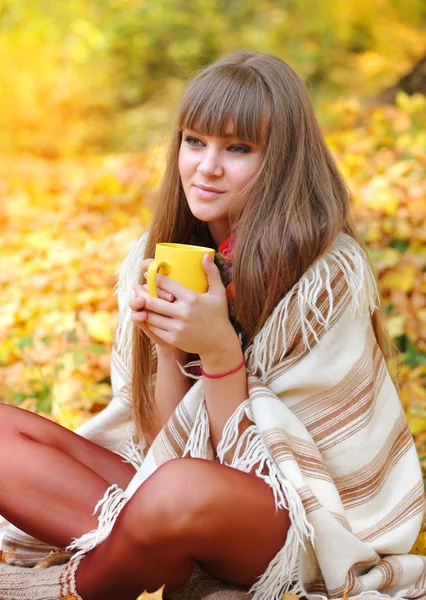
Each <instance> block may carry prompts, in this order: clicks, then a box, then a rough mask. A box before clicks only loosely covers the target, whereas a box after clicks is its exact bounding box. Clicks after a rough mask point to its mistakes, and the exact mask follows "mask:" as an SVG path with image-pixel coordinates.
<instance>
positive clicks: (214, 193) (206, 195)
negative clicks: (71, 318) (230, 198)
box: [194, 184, 225, 200]
mask: <svg viewBox="0 0 426 600" xmlns="http://www.w3.org/2000/svg"><path fill="white" fill-rule="evenodd" d="M194 189H195V193H196V194H197V196H198V197H199V198H201V199H202V200H213V199H214V198H218V197H219V196H221V195H222V194H224V193H225V192H221V191H219V190H214V189H207V190H206V189H204V188H201V187H198V185H195V184H194Z"/></svg>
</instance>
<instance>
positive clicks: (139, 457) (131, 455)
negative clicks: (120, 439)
mask: <svg viewBox="0 0 426 600" xmlns="http://www.w3.org/2000/svg"><path fill="white" fill-rule="evenodd" d="M119 454H120V456H122V457H123V458H124V460H125V462H128V463H130V464H131V465H133V466H134V467H135V469H139V467H141V466H142V463H143V461H144V458H145V456H144V452H143V446H141V445H140V444H136V442H135V441H134V439H133V437H130V438H129V439H128V440H126V443H125V444H124V446H123V447H122V448H120V452H119Z"/></svg>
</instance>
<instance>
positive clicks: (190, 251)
mask: <svg viewBox="0 0 426 600" xmlns="http://www.w3.org/2000/svg"><path fill="white" fill-rule="evenodd" d="M206 252H208V253H209V254H210V256H211V258H212V260H214V257H215V250H214V249H213V248H205V247H203V246H191V245H189V244H170V243H164V244H157V245H156V247H155V259H154V260H153V261H152V263H151V264H150V265H149V268H148V276H147V280H148V292H149V293H150V294H151V296H155V297H156V298H158V293H157V281H156V279H157V273H160V274H161V275H167V277H170V279H173V280H174V281H177V282H178V283H180V284H181V285H184V286H185V287H187V288H189V289H191V290H194V292H197V293H198V294H204V293H205V292H207V290H208V287H209V286H208V281H207V275H206V274H205V272H204V269H203V265H202V259H203V256H204V254H206Z"/></svg>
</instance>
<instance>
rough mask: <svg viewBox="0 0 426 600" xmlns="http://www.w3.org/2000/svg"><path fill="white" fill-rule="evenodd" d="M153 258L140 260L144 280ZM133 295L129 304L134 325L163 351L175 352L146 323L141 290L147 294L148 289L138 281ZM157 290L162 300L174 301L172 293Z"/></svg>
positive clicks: (143, 298)
mask: <svg viewBox="0 0 426 600" xmlns="http://www.w3.org/2000/svg"><path fill="white" fill-rule="evenodd" d="M153 260H154V259H153V258H146V259H145V260H144V261H143V262H142V272H143V274H144V277H145V280H146V274H147V272H148V268H149V265H150V264H151V263H152V261H153ZM134 290H135V296H134V297H133V298H131V299H130V302H129V306H130V308H131V309H132V311H133V313H132V320H133V322H134V323H136V325H137V326H138V327H139V329H141V330H142V331H143V332H144V333H145V334H146V335H147V336H148V337H149V338H150V340H152V341H153V342H154V344H157V346H158V347H159V348H161V349H162V350H163V351H167V350H169V351H170V352H172V353H174V352H175V348H173V346H170V345H169V344H166V343H165V342H164V341H163V340H162V339H160V338H158V337H157V336H156V335H155V334H154V333H153V332H152V331H151V330H150V328H149V325H148V323H147V317H148V315H147V312H146V310H145V297H144V295H143V294H142V292H143V291H145V293H146V294H148V289H147V285H146V284H145V285H143V286H142V285H140V284H139V283H138V284H136V285H135V288H134ZM157 291H158V295H159V297H160V298H162V299H163V300H165V301H167V302H173V301H174V299H175V298H174V296H172V294H170V293H169V292H165V291H164V290H162V289H160V288H158V287H157Z"/></svg>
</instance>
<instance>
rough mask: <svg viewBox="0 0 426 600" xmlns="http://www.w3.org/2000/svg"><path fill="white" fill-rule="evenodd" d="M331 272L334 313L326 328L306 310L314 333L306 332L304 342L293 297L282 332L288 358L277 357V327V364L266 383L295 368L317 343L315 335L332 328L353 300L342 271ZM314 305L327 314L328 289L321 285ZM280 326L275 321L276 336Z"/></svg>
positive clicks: (296, 305)
mask: <svg viewBox="0 0 426 600" xmlns="http://www.w3.org/2000/svg"><path fill="white" fill-rule="evenodd" d="M333 272H334V274H333V277H332V279H331V281H330V287H331V289H332V290H333V304H334V307H333V312H332V315H331V317H330V321H329V322H328V325H327V327H325V326H324V325H323V324H321V323H319V322H318V320H317V319H316V318H315V317H314V314H313V311H312V310H309V309H308V310H307V311H306V320H307V321H308V322H309V323H310V325H311V327H312V329H313V330H314V332H315V334H314V332H312V331H311V330H308V331H307V341H308V344H306V343H305V341H304V339H303V330H302V324H301V319H300V309H299V307H298V303H297V296H294V297H293V298H292V300H291V302H290V305H289V313H288V318H287V320H286V328H285V335H286V340H285V341H286V343H287V348H286V357H287V358H285V359H284V360H282V361H280V360H279V356H280V354H281V352H282V348H283V347H284V340H283V337H282V336H283V332H282V329H280V330H279V332H278V336H279V343H278V348H277V352H276V354H277V356H274V357H273V360H274V362H275V363H277V364H276V367H274V368H272V369H271V371H270V372H269V373H268V375H267V380H266V383H267V385H270V384H271V383H272V382H273V381H275V380H276V379H277V378H278V377H280V376H281V375H283V374H284V373H286V372H287V371H288V370H289V369H291V368H292V367H294V365H295V364H296V363H298V362H300V361H301V360H302V359H303V358H304V357H305V356H306V355H307V354H308V353H309V352H310V349H312V348H313V347H314V346H315V345H316V344H317V341H316V339H315V336H316V337H317V339H318V340H320V339H321V338H322V336H323V335H324V334H325V333H326V332H327V331H328V330H329V329H331V327H332V326H333V325H334V324H335V323H336V322H337V321H338V320H339V319H340V317H341V315H342V314H343V312H344V311H345V310H346V308H347V307H348V306H349V304H350V302H351V301H352V298H351V296H350V294H349V290H348V286H347V282H346V279H345V277H344V274H343V272H342V271H341V270H340V269H338V268H337V267H333V269H332V270H331V273H333ZM317 306H318V308H319V310H320V312H321V314H322V315H324V317H326V316H327V313H328V311H329V309H330V297H329V292H328V290H327V289H325V288H324V289H323V291H322V292H321V293H320V294H319V296H318V300H317ZM281 325H282V324H281V321H279V320H277V325H276V328H275V330H273V331H274V333H275V335H277V333H276V329H277V328H278V327H280V328H281ZM273 335H274V334H272V335H271V338H272V339H275V338H274V337H273ZM268 360H269V357H268Z"/></svg>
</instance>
